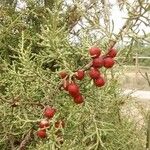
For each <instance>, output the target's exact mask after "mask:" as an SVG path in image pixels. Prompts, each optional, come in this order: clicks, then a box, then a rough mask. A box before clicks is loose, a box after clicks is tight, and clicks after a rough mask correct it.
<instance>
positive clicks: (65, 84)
mask: <svg viewBox="0 0 150 150" xmlns="http://www.w3.org/2000/svg"><path fill="white" fill-rule="evenodd" d="M68 85H69V81H68V80H64V81H63V88H64V90H66V91H68Z"/></svg>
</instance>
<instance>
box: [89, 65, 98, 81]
mask: <svg viewBox="0 0 150 150" xmlns="http://www.w3.org/2000/svg"><path fill="white" fill-rule="evenodd" d="M89 76H90V77H91V78H92V79H97V78H99V76H100V72H99V70H98V69H97V68H93V67H91V68H90V71H89Z"/></svg>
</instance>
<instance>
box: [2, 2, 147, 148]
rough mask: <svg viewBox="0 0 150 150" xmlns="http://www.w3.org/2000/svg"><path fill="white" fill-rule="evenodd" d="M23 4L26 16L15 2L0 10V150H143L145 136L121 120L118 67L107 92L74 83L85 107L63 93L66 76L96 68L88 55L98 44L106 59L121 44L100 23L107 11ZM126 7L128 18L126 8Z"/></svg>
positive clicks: (93, 4) (98, 6)
mask: <svg viewBox="0 0 150 150" xmlns="http://www.w3.org/2000/svg"><path fill="white" fill-rule="evenodd" d="M22 2H25V3H26V7H25V8H23V9H21V10H18V9H17V7H19V6H18V3H17V1H3V3H2V2H1V3H0V4H1V5H0V20H1V21H0V149H1V150H10V149H11V150H15V149H16V150H17V149H19V150H22V149H27V150H53V149H54V150H55V149H60V150H143V149H144V147H145V141H144V138H145V134H144V132H145V130H144V129H143V130H140V129H138V128H136V127H135V124H134V122H133V121H132V120H129V119H128V117H127V116H121V115H122V114H121V107H122V104H123V103H124V102H125V101H126V99H127V98H125V97H124V96H122V95H121V90H120V87H119V81H118V76H119V72H120V69H121V68H120V67H119V65H117V64H116V66H115V67H114V69H110V70H105V69H102V73H103V74H104V75H105V78H106V79H107V83H106V85H105V87H103V88H96V87H95V86H94V85H93V83H92V82H91V80H90V78H89V77H88V76H86V77H85V78H84V80H83V81H77V83H78V84H79V85H80V90H81V93H82V94H83V96H84V98H85V103H84V104H81V105H77V104H75V103H74V102H73V100H72V98H71V97H70V96H69V95H68V93H67V92H65V91H64V90H60V88H59V85H60V82H61V79H60V78H59V75H58V74H59V72H60V71H61V70H66V71H67V72H68V73H69V74H73V73H74V72H75V71H76V70H77V69H78V68H82V67H83V68H84V66H86V65H87V64H88V63H89V62H90V60H91V58H90V56H89V54H88V49H89V47H91V46H93V45H94V44H96V45H98V46H99V47H101V49H102V51H103V53H106V51H107V48H108V44H109V40H110V39H112V38H114V37H116V36H117V35H115V34H113V32H112V31H111V30H109V29H107V28H104V27H103V26H102V25H101V24H100V22H99V19H100V18H102V17H104V14H106V11H105V10H107V9H104V7H105V5H104V3H102V2H100V1H94V2H92V1H91V2H90V4H88V3H87V4H86V5H85V6H84V5H83V4H84V3H83V2H82V1H79V0H78V1H75V2H74V3H73V4H72V5H69V4H66V3H67V1H63V0H55V1H53V0H52V1H48V0H45V1H31V0H30V1H29V0H26V1H22ZM85 3H86V2H85ZM124 5H127V7H128V9H129V11H130V8H129V7H130V6H129V4H124ZM135 5H137V4H135ZM141 5H142V7H143V8H142V9H144V8H146V7H147V5H146V3H144V2H143V3H142V2H141V3H140V5H139V3H138V6H139V7H141ZM83 6H84V7H83ZM103 6H104V7H103ZM147 10H148V9H145V11H147ZM90 11H91V12H93V13H91V12H90ZM99 11H100V12H101V13H100V12H99ZM132 15H134V14H132ZM139 15H140V14H139ZM99 17H100V18H99ZM132 17H133V16H131V18H130V19H129V20H130V22H132V21H134V18H132ZM105 18H107V16H105ZM83 20H84V21H83ZM82 21H83V22H82ZM84 22H85V24H84ZM105 23H106V22H105ZM107 23H110V22H107ZM79 24H80V25H81V26H80V27H79V30H78V31H76V25H79ZM131 25H133V23H131ZM133 27H134V25H133ZM112 28H113V27H112ZM130 28H132V27H130ZM110 31H111V32H110ZM132 31H133V30H132ZM118 47H119V46H118ZM119 55H121V54H119ZM128 55H129V54H128ZM109 74H111V77H110V76H109ZM47 105H50V106H53V107H55V108H56V110H57V111H56V115H55V116H54V118H53V119H51V120H50V128H48V129H47V135H48V137H47V138H46V139H40V138H39V137H37V135H36V132H37V131H38V128H39V126H38V122H39V121H40V120H41V119H42V118H44V117H43V110H44V107H45V106H47ZM60 119H63V120H64V122H65V128H63V129H60V131H61V137H60V138H61V140H63V143H61V142H60V140H59V139H58V137H57V136H56V130H57V129H56V128H55V125H54V124H55V121H57V120H60Z"/></svg>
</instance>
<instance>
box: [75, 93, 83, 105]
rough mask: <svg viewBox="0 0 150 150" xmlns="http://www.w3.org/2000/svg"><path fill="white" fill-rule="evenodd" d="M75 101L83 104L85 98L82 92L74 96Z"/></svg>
mask: <svg viewBox="0 0 150 150" xmlns="http://www.w3.org/2000/svg"><path fill="white" fill-rule="evenodd" d="M74 102H75V103H76V104H81V103H83V102H84V98H83V96H82V95H81V94H79V95H77V96H76V97H74Z"/></svg>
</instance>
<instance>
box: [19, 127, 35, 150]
mask: <svg viewBox="0 0 150 150" xmlns="http://www.w3.org/2000/svg"><path fill="white" fill-rule="evenodd" d="M32 138H33V128H31V129H30V130H29V131H28V133H27V134H26V136H25V138H24V139H23V140H22V142H21V144H20V146H19V148H18V150H25V147H26V146H27V144H28V143H29V142H30V140H31V139H32Z"/></svg>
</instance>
